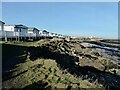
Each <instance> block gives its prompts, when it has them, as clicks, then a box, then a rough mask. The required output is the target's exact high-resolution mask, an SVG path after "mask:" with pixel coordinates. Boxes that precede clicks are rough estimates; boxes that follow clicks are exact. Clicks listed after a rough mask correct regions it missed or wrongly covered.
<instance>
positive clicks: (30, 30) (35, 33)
mask: <svg viewBox="0 0 120 90" xmlns="http://www.w3.org/2000/svg"><path fill="white" fill-rule="evenodd" d="M28 34H29V35H32V36H33V37H38V36H39V30H38V29H37V28H34V27H28Z"/></svg>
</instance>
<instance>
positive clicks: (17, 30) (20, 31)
mask: <svg viewBox="0 0 120 90" xmlns="http://www.w3.org/2000/svg"><path fill="white" fill-rule="evenodd" d="M4 31H6V32H7V33H8V34H7V36H21V37H27V35H28V34H27V33H28V27H27V26H25V25H22V24H13V25H5V26H4Z"/></svg>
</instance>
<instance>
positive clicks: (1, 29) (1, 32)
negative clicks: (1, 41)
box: [0, 21, 5, 38]
mask: <svg viewBox="0 0 120 90" xmlns="http://www.w3.org/2000/svg"><path fill="white" fill-rule="evenodd" d="M4 24H5V23H4V22H2V21H0V38H2V37H5V35H4Z"/></svg>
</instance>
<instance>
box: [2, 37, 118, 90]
mask: <svg viewBox="0 0 120 90" xmlns="http://www.w3.org/2000/svg"><path fill="white" fill-rule="evenodd" d="M2 48H3V88H21V89H27V90H30V89H43V90H50V89H57V88H66V89H70V88H78V89H79V88H101V89H102V90H103V89H105V88H106V89H107V88H120V87H119V85H120V77H119V74H118V73H113V71H110V70H111V69H116V68H117V67H118V65H117V64H115V63H113V62H110V59H108V58H106V57H104V56H103V55H102V54H101V53H99V52H97V51H95V50H94V49H91V48H86V47H84V46H82V45H81V44H80V43H78V42H73V41H69V42H68V41H66V40H57V39H56V40H40V41H35V42H7V43H5V42H3V43H2ZM116 81H117V82H116Z"/></svg>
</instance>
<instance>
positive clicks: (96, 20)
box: [2, 2, 118, 38]
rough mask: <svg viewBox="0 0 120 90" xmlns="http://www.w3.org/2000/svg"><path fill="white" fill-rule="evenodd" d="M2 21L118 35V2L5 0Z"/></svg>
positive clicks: (68, 32) (78, 33) (70, 32)
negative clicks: (16, 0) (18, 0)
mask: <svg viewBox="0 0 120 90" xmlns="http://www.w3.org/2000/svg"><path fill="white" fill-rule="evenodd" d="M2 21H4V22H5V23H6V25H9V24H23V25H26V26H28V27H36V28H38V29H40V30H42V29H46V30H47V31H49V32H53V33H58V34H63V35H70V36H85V37H89V36H95V37H102V38H118V3H117V2H3V3H2Z"/></svg>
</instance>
